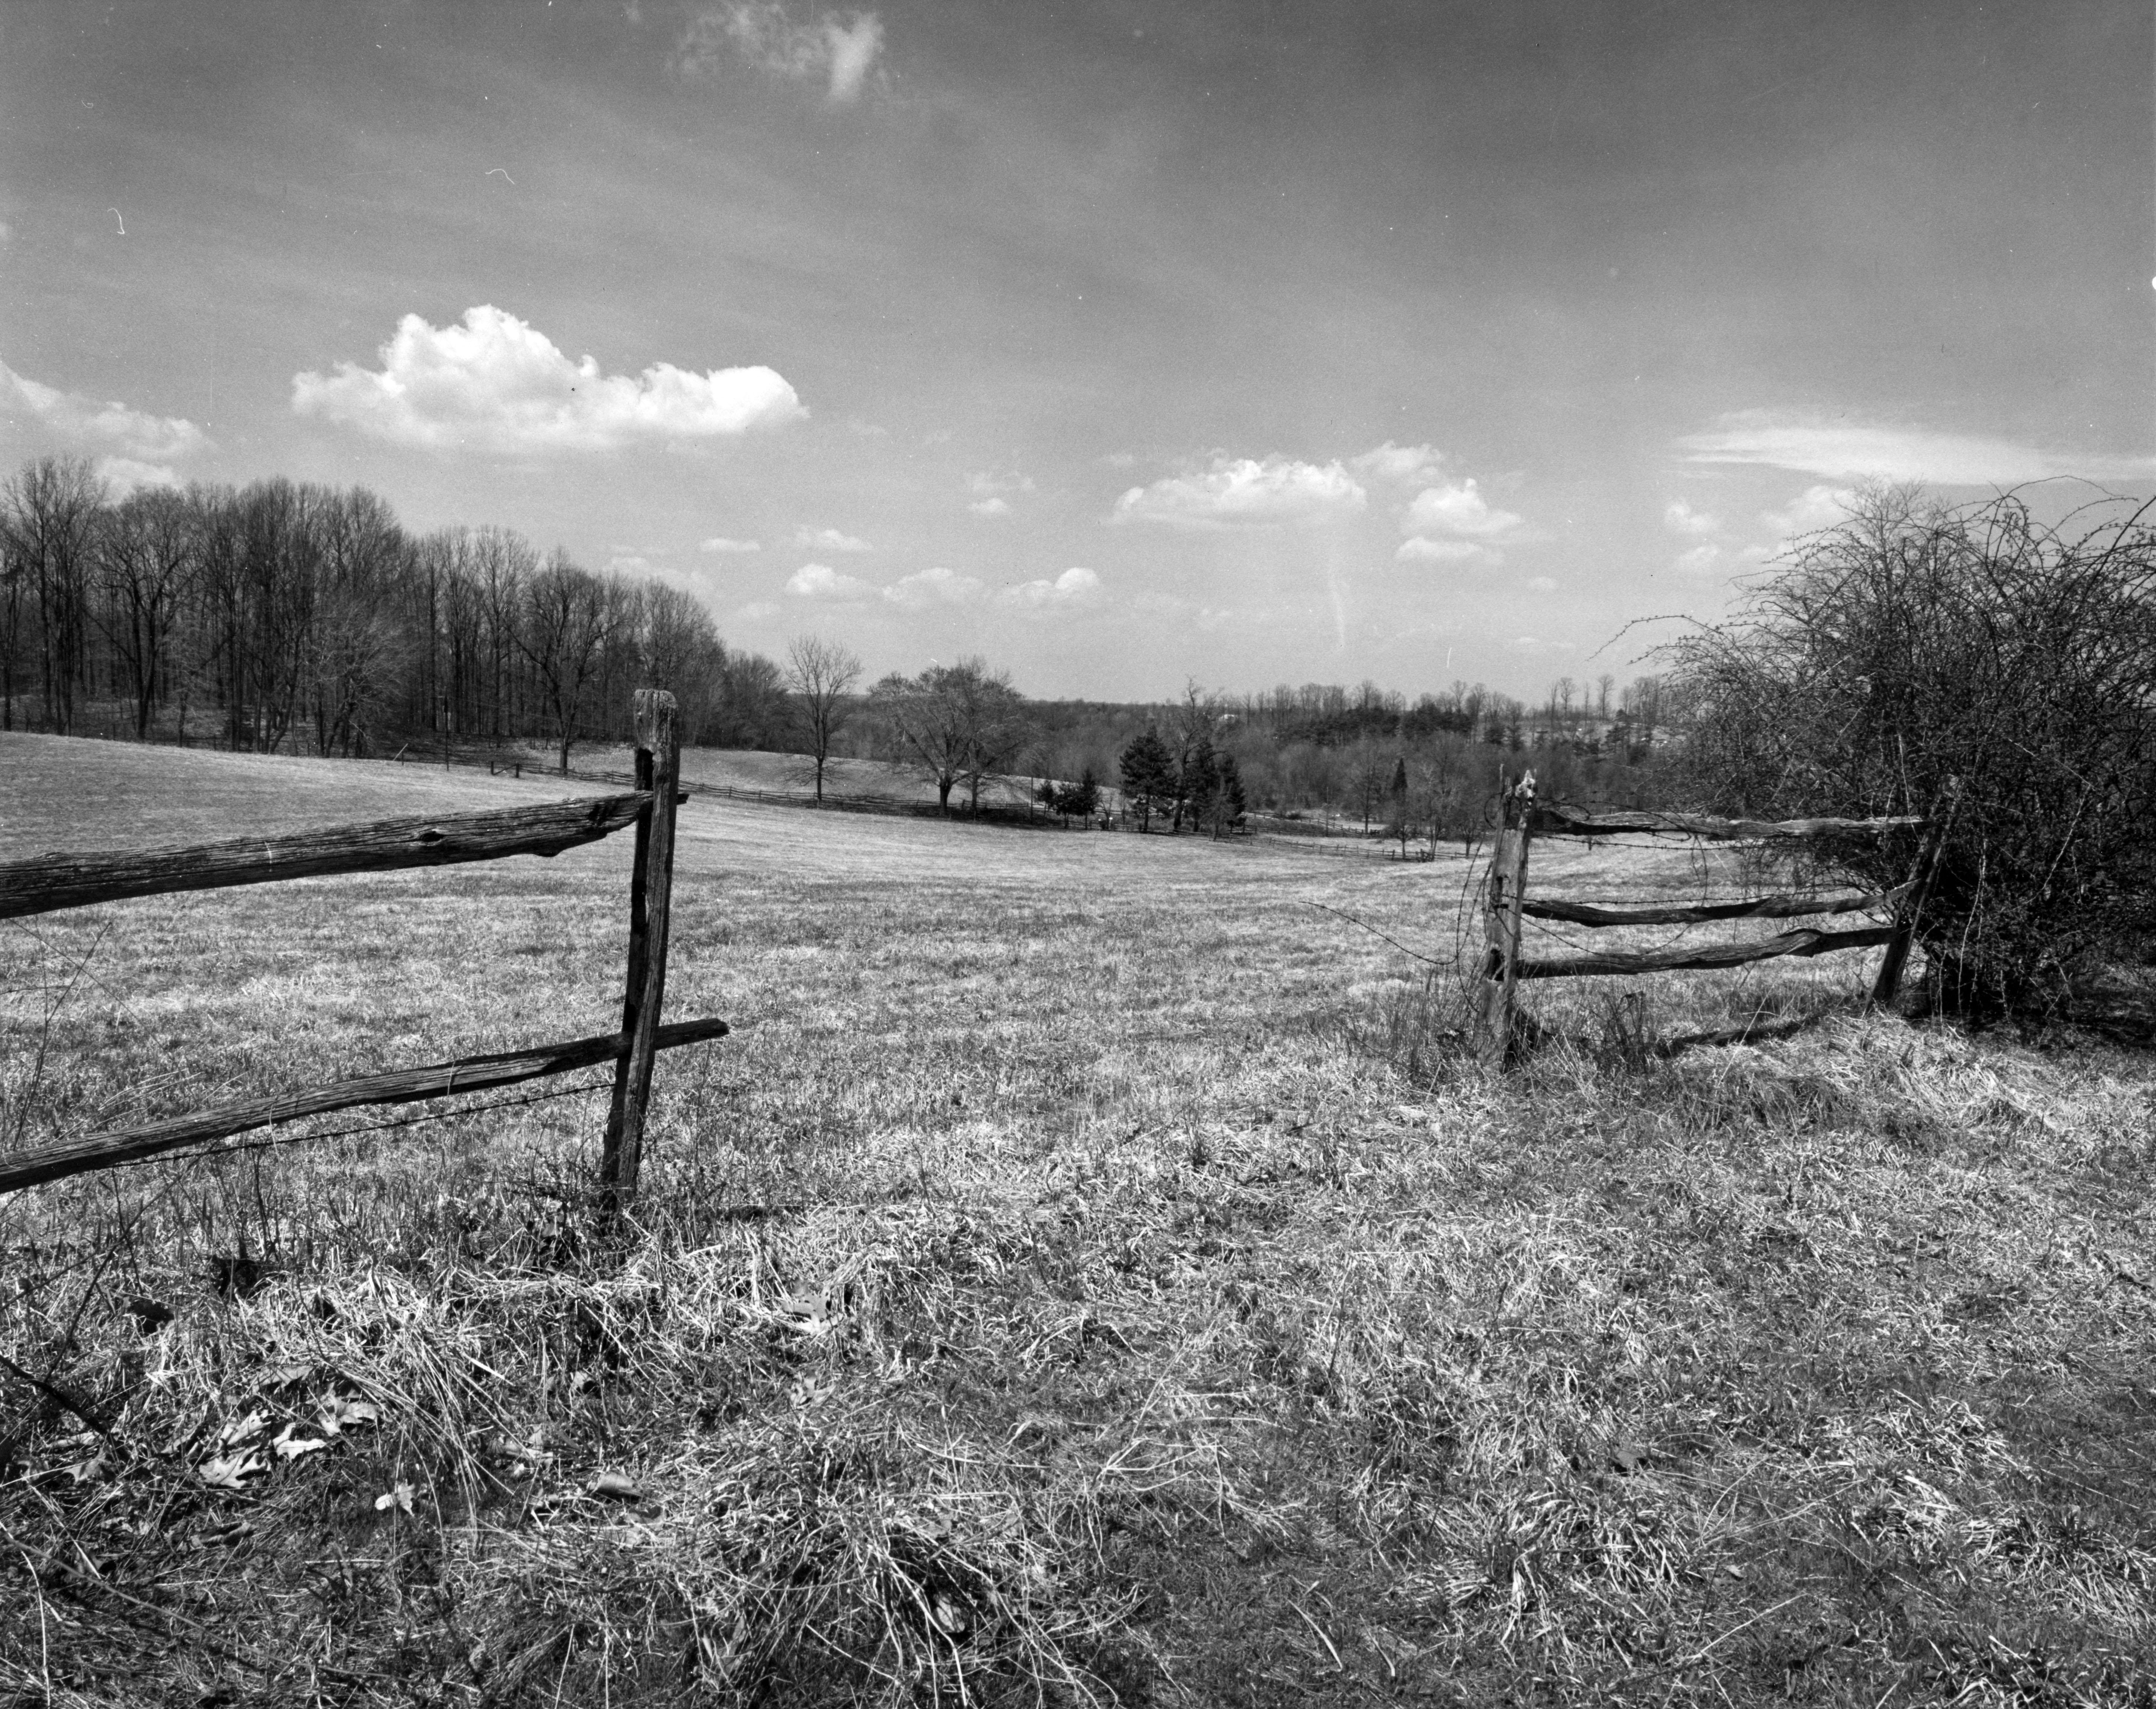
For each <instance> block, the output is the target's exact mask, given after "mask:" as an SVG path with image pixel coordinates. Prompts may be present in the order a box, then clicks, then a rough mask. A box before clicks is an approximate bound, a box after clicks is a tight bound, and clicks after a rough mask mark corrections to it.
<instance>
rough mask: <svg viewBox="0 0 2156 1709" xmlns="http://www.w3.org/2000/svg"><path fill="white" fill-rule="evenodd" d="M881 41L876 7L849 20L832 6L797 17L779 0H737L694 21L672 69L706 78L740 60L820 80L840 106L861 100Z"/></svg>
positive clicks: (797, 78) (776, 73) (802, 79)
mask: <svg viewBox="0 0 2156 1709" xmlns="http://www.w3.org/2000/svg"><path fill="white" fill-rule="evenodd" d="M883 44H884V30H883V20H882V19H881V18H880V17H878V16H877V15H876V14H875V13H873V12H856V13H852V14H851V15H850V17H848V18H845V19H844V20H841V19H840V18H839V15H838V13H834V12H827V13H824V14H823V15H822V16H821V17H820V18H817V19H816V20H815V21H814V23H796V22H795V21H794V19H793V14H792V13H791V12H789V11H788V8H786V7H785V6H784V5H783V4H782V3H781V0H735V3H733V4H731V5H726V6H721V7H718V8H714V9H712V10H711V11H708V12H705V13H701V14H699V15H698V16H697V17H696V18H691V19H690V22H689V24H688V26H687V28H685V29H684V30H683V31H682V33H681V38H680V41H679V42H678V43H677V44H675V49H674V69H675V70H676V71H677V72H679V73H680V74H682V75H684V76H687V77H705V76H709V75H711V74H712V73H713V72H714V71H715V70H716V69H717V68H718V67H719V66H720V65H721V64H724V63H726V62H727V61H728V60H735V61H738V62H739V63H741V64H747V65H750V66H753V67H754V68H755V69H757V70H758V71H761V72H763V73H764V74H766V75H767V76H772V77H778V78H784V79H786V80H789V81H792V82H796V83H822V84H823V85H824V94H825V96H826V97H827V98H828V99H829V100H830V101H831V102H832V103H833V104H834V105H840V106H843V105H846V104H847V103H849V102H851V101H855V100H860V95H861V91H862V90H863V89H864V88H865V86H866V85H867V83H868V80H869V75H870V73H871V72H872V71H874V70H875V64H876V61H877V59H880V57H881V56H882V54H883Z"/></svg>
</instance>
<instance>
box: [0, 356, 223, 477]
mask: <svg viewBox="0 0 2156 1709" xmlns="http://www.w3.org/2000/svg"><path fill="white" fill-rule="evenodd" d="M0 414H6V415H9V416H13V417H15V418H17V419H18V421H20V420H24V419H27V420H28V421H29V422H32V423H35V424H36V425H37V426H38V428H40V429H43V430H44V432H45V433H47V434H51V435H52V436H53V437H54V438H56V439H59V441H60V442H61V443H62V444H65V445H66V446H67V447H68V448H69V449H72V450H80V451H86V452H93V453H98V452H101V453H103V454H105V459H106V464H105V473H106V475H108V476H110V478H112V479H114V480H124V481H126V483H127V484H130V485H144V484H146V483H149V484H168V483H170V482H171V481H172V480H174V479H175V477H174V476H173V475H172V470H170V469H167V468H159V467H155V466H153V465H157V464H166V463H168V462H170V461H171V459H173V458H176V457H187V456H191V455H193V454H195V453H197V452H200V451H206V450H209V449H212V447H211V444H210V440H209V436H208V434H205V433H203V430H202V429H200V428H198V427H197V426H196V425H195V424H194V423H193V422H191V421H188V420H186V419H185V418H182V417H180V416H177V415H152V414H151V413H149V412H148V411H147V410H142V409H135V408H130V407H129V406H128V405H126V404H125V403H100V402H99V401H98V400H97V399H95V398H86V397H85V396H84V395H83V394H82V393H80V392H64V391H62V390H61V389H60V388H59V387H57V386H48V385H45V384H44V383H42V382H39V381H37V380H33V379H31V378H30V377H28V375H27V374H18V373H17V372H15V371H14V369H13V368H11V367H8V365H7V363H5V362H0ZM122 465H125V468H124V470H123V468H122Z"/></svg>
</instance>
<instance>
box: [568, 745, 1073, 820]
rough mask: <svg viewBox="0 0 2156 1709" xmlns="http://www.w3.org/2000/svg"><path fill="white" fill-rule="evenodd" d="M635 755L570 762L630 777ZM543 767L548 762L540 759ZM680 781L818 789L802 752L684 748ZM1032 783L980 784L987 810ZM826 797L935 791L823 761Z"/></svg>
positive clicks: (875, 765) (863, 765)
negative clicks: (626, 773)
mask: <svg viewBox="0 0 2156 1709" xmlns="http://www.w3.org/2000/svg"><path fill="white" fill-rule="evenodd" d="M634 761H635V755H634V752H633V751H632V750H630V749H629V748H627V747H580V748H578V749H577V752H576V753H575V755H574V756H573V757H572V764H573V765H574V766H575V767H576V768H577V770H578V771H587V772H626V771H628V770H629V768H630V767H631V766H632V765H633V764H634ZM543 762H544V761H543V759H542V763H543ZM681 781H682V782H683V783H690V784H701V785H702V786H703V787H704V788H707V789H762V790H766V791H769V792H771V793H777V794H786V795H791V794H805V793H810V792H813V791H814V788H815V787H816V770H815V766H814V762H812V761H810V760H809V759H808V757H806V756H804V755H802V754H798V753H766V752H762V751H760V750H757V749H754V748H745V747H685V748H683V749H682V750H681ZM1030 788H1031V780H1029V779H1028V778H985V779H983V782H982V785H981V804H982V805H983V807H1024V805H1025V803H1026V800H1027V795H1028V791H1029V789H1030ZM824 793H825V794H827V795H866V796H872V797H876V798H881V799H885V800H890V801H911V802H918V803H922V804H924V805H930V806H932V805H933V804H934V803H935V800H936V787H935V785H934V784H932V783H928V782H927V780H926V779H924V778H922V776H921V772H919V770H918V769H916V767H911V766H901V765H897V764H894V763H893V762H891V761H889V760H867V759H850V758H843V757H839V758H833V759H830V760H828V761H826V762H824ZM967 800H968V797H967V793H966V791H965V790H964V789H963V788H959V789H955V790H953V791H952V794H951V802H952V806H953V807H954V808H963V807H964V806H965V805H966V804H967Z"/></svg>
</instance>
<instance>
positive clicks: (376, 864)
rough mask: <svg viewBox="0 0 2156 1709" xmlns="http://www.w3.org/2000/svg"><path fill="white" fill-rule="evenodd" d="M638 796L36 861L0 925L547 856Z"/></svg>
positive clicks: (17, 879)
mask: <svg viewBox="0 0 2156 1709" xmlns="http://www.w3.org/2000/svg"><path fill="white" fill-rule="evenodd" d="M650 799H651V797H650V796H649V794H648V793H634V794H629V795H601V796H595V797H585V798H581V799H577V800H571V801H549V802H542V803H539V804H537V805H536V806H531V807H511V808H502V809H500V811H498V812H494V813H458V814H453V815H449V816H447V817H441V818H432V819H377V820H375V821H374V822H373V823H372V824H357V825H332V826H329V827H326V828H325V829H321V830H314V831H295V832H291V833H289V834H285V835H283V836H275V837H239V838H235V839H233V840H232V841H230V842H226V843H199V844H195V845H193V847H190V848H184V849H148V850H145V851H142V852H140V853H125V854H38V855H33V857H32V858H30V859H29V860H15V861H10V862H8V863H7V864H6V865H0V920H12V919H19V918H21V917H22V916H24V915H28V914H47V913H50V912H52V911H54V910H55V909H59V908H82V907H87V906H90V904H92V903H94V902H114V901H122V900H124V899H126V898H127V897H130V896H164V895H167V894H170V893H172V892H174V891H177V890H224V889H228V888H229V887H230V886H232V885H246V884H268V883H274V882H275V881H276V880H280V879H288V878H319V877H322V876H325V875H329V874H333V873H346V872H391V871H395V870H398V869H399V868H403V867H413V866H454V865H459V864H461V863H463V862H465V861H470V860H503V859H506V857H508V856H510V855H512V854H539V855H552V854H560V853H561V852H562V850H563V849H573V848H576V847H577V845H578V844H583V843H593V842H597V841H598V839H600V838H602V837H604V836H608V835H610V834H612V833H613V832H615V831H618V830H620V829H623V828H624V827H625V826H628V825H631V824H634V823H635V822H636V817H637V815H638V813H640V812H641V811H642V810H643V809H644V806H645V805H646V804H647V803H649V801H650Z"/></svg>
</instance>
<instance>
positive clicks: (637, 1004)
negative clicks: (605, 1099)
mask: <svg viewBox="0 0 2156 1709" xmlns="http://www.w3.org/2000/svg"><path fill="white" fill-rule="evenodd" d="M674 710H675V709H674V696H673V695H670V694H669V693H667V692H666V690H664V689H639V690H637V691H636V787H637V788H639V789H648V790H649V791H650V792H651V804H650V806H649V807H647V808H645V809H644V813H643V814H642V816H641V817H640V818H639V819H638V820H637V825H636V869H635V870H634V872H633V873H632V874H631V875H630V877H629V969H628V978H627V980H626V982H625V989H624V993H623V996H622V1017H621V1029H622V1032H623V1034H624V1036H625V1037H626V1038H627V1039H629V1049H628V1050H626V1051H625V1052H624V1054H623V1055H621V1056H619V1058H617V1059H616V1060H615V1063H614V1076H613V1105H612V1106H611V1107H610V1108H609V1109H608V1111H607V1127H606V1142H605V1144H604V1147H603V1149H602V1150H601V1152H600V1154H599V1203H600V1209H601V1212H602V1214H603V1215H604V1216H606V1217H607V1218H608V1219H612V1218H613V1217H615V1216H617V1215H619V1214H620V1212H621V1209H622V1208H623V1207H624V1205H626V1204H627V1203H629V1201H630V1200H632V1199H633V1198H635V1196H636V1178H637V1173H638V1171H639V1169H640V1168H641V1167H642V1165H643V1162H644V1112H645V1111H646V1110H647V1109H649V1106H650V1101H651V1062H652V1057H653V1055H654V1051H655V1050H656V1048H657V1044H658V1037H659V1013H660V1006H661V1004H662V1003H664V1001H665V995H666V926H667V920H668V916H669V913H670V903H671V901H672V899H673V890H674V798H675V789H676V785H677V783H679V781H680V769H681V763H680V752H679V751H678V749H677V748H676V747H675V732H674Z"/></svg>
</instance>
